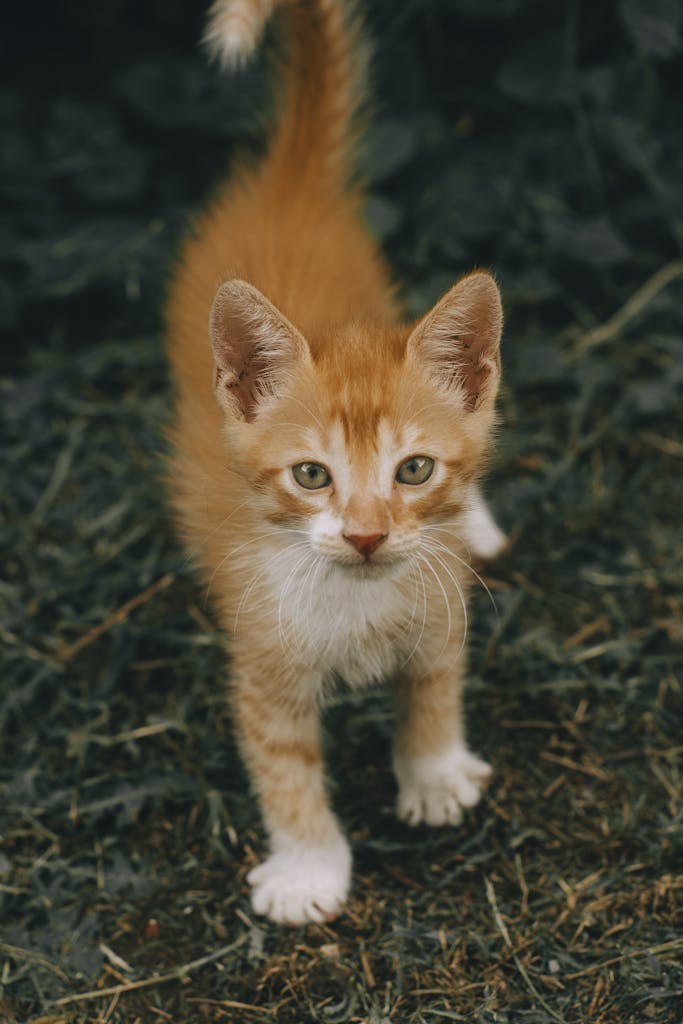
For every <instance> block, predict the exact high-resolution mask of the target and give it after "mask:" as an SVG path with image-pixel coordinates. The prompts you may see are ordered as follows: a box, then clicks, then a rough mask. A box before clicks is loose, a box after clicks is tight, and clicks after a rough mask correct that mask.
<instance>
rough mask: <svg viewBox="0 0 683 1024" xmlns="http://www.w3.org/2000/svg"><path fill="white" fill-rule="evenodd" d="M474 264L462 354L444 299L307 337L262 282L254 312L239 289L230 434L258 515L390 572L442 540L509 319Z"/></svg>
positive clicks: (480, 444)
mask: <svg viewBox="0 0 683 1024" xmlns="http://www.w3.org/2000/svg"><path fill="white" fill-rule="evenodd" d="M476 277H477V278H483V279H484V282H486V283H488V282H490V286H488V284H485V288H487V290H486V291H485V296H484V297H485V299H486V300H488V301H487V302H485V303H484V313H480V316H479V320H480V321H481V322H482V323H483V326H481V325H480V326H481V330H480V332H479V334H478V335H477V338H476V339H475V338H474V337H473V336H472V334H471V331H470V322H471V319H472V316H473V311H472V309H471V308H469V307H468V308H467V310H466V312H467V314H468V317H469V318H468V319H467V321H466V330H467V331H469V332H470V333H468V334H467V335H466V338H465V341H464V349H463V351H464V352H465V353H468V352H471V355H470V356H468V355H465V356H462V353H461V355H460V356H458V359H459V361H458V362H457V363H456V364H454V363H453V352H452V345H451V347H450V348H448V349H446V346H445V333H446V332H445V329H444V322H443V321H444V314H443V310H441V309H440V307H441V305H442V304H443V302H444V301H445V300H442V303H441V304H439V305H438V306H437V307H436V309H435V311H433V312H432V314H430V315H429V316H431V318H432V320H433V321H434V322H433V323H431V325H430V320H429V316H428V317H427V318H425V319H424V320H423V321H421V322H420V324H418V325H417V327H415V328H414V330H413V331H412V332H411V331H410V330H409V329H407V328H375V329H374V330H371V329H363V330H361V329H360V328H358V329H347V330H346V331H344V332H343V333H337V334H336V335H335V334H333V333H332V332H330V333H328V334H327V335H321V336H319V337H316V338H309V339H308V341H304V340H303V338H302V337H301V336H300V335H299V334H298V332H296V330H295V328H293V327H292V325H290V324H289V323H288V322H287V321H285V320H284V318H282V316H281V314H279V313H278V312H277V311H274V308H273V307H271V306H270V305H269V304H268V305H267V306H265V307H263V306H261V305H260V298H262V297H258V293H256V294H255V295H254V294H253V291H252V290H251V289H250V290H249V292H248V293H247V294H246V295H244V294H240V296H239V299H240V301H246V303H247V309H248V315H247V314H246V313H245V314H244V319H243V320H236V318H235V313H234V309H235V302H234V297H233V296H230V299H231V305H230V314H229V316H230V319H228V315H226V314H225V313H224V314H223V320H222V323H221V327H220V333H219V337H220V338H221V339H225V338H226V336H227V337H228V338H229V340H230V345H231V348H230V349H229V350H228V356H229V357H228V358H226V356H225V349H221V348H220V347H219V344H217V343H216V341H214V352H215V353H216V351H217V350H218V353H217V359H216V365H217V381H216V387H217V395H218V398H219V401H221V404H223V406H224V408H225V410H226V430H227V431H228V432H229V434H230V437H231V445H230V448H231V450H232V451H233V452H234V453H238V456H239V463H240V471H241V472H242V473H243V474H244V475H245V476H246V477H247V479H248V480H249V484H250V487H251V489H252V493H253V496H254V504H255V506H257V507H258V509H259V517H260V518H261V521H263V522H264V523H266V522H267V523H268V524H270V526H272V528H273V529H274V530H275V531H276V532H277V531H282V535H283V540H284V539H286V538H287V537H288V538H289V539H290V540H291V542H292V543H297V544H301V545H302V548H301V550H302V553H303V552H306V551H307V550H308V551H311V552H313V553H314V554H315V555H316V556H320V557H321V558H322V559H323V560H324V562H325V563H326V564H328V565H329V566H332V567H334V568H335V569H336V570H338V571H339V572H342V573H346V574H353V575H356V576H358V577H359V578H363V577H373V576H375V577H381V576H382V575H386V574H387V573H395V572H396V571H400V568H401V566H405V565H409V564H410V563H411V560H412V559H413V557H414V556H418V557H419V552H420V550H421V548H424V547H425V546H430V547H431V548H432V549H434V548H438V545H439V543H440V535H439V532H438V531H439V529H440V526H442V525H445V524H448V525H449V527H450V528H451V529H455V531H456V532H457V523H458V518H459V516H460V515H461V514H462V512H463V510H464V508H465V506H466V502H467V496H468V490H469V487H470V485H471V482H472V480H473V478H474V476H475V474H476V473H477V472H478V470H479V469H480V466H481V461H482V458H483V456H484V454H485V451H486V447H487V442H488V438H489V435H490V430H491V426H492V422H493V399H494V397H495V389H496V386H497V365H498V364H497V343H498V333H499V326H500V325H499V320H498V322H496V323H495V325H494V330H493V332H492V331H491V330H490V328H489V324H490V321H491V320H492V319H493V320H495V316H494V314H495V312H496V311H495V309H494V310H493V312H492V311H491V308H490V306H491V303H493V305H495V300H496V298H497V290H495V285H493V283H492V281H491V279H490V278H488V277H485V276H484V275H476ZM466 280H467V279H466ZM224 287H228V286H224ZM243 287H244V288H248V286H243ZM457 287H461V286H457ZM492 289H493V290H492ZM447 298H448V297H447ZM264 301H265V300H264ZM462 306H463V302H462V301H461V303H460V304H459V306H458V310H459V311H460V312H459V315H460V320H459V321H458V324H459V325H460V330H461V333H464V332H465V328H463V327H462ZM240 309H242V306H240ZM498 309H499V307H498ZM487 318H488V319H487ZM449 323H450V326H451V334H452V333H453V325H452V323H451V322H450V321H449ZM487 330H488V336H490V337H493V342H494V344H495V351H494V352H493V353H491V352H490V351H489V347H490V346H489V345H487V344H485V342H486V339H487ZM259 331H260V332H261V333H260V334H259ZM254 334H256V337H257V341H256V343H254V342H253V338H254ZM482 337H483V339H484V343H482V341H481V338H482ZM250 339H251V344H250ZM268 343H270V344H271V349H270V352H267V351H266V349H265V345H266V344H268ZM444 350H445V351H446V356H445V357H444V354H443V353H444ZM449 360H450V362H449Z"/></svg>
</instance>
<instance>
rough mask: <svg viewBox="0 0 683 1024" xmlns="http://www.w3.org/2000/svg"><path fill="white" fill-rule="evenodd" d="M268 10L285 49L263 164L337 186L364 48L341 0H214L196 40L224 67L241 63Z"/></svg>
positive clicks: (353, 127)
mask: <svg viewBox="0 0 683 1024" xmlns="http://www.w3.org/2000/svg"><path fill="white" fill-rule="evenodd" d="M276 8H282V13H283V14H284V15H285V21H286V32H287V46H286V51H285V57H284V60H283V62H282V65H283V66H282V69H281V71H280V74H281V76H282V83H283V89H282V91H283V93H284V100H283V103H282V104H281V105H279V109H278V122H277V126H276V129H275V135H274V137H273V139H272V142H271V144H270V147H269V151H268V157H267V160H266V166H267V168H268V169H270V170H272V171H273V172H274V173H276V174H282V175H285V176H288V175H292V176H294V177H295V178H301V177H304V176H305V177H306V178H310V179H311V183H313V180H316V179H317V180H319V181H320V180H322V181H323V182H324V183H325V184H326V185H331V184H339V185H343V184H345V183H346V182H347V181H348V179H349V177H350V175H351V171H352V165H351V154H352V150H353V142H354V140H355V138H356V135H357V123H356V114H357V111H358V107H359V105H360V104H361V102H362V100H363V92H364V82H365V70H366V66H367V47H366V46H365V45H364V43H363V41H362V40H361V39H360V38H359V36H360V33H359V27H358V19H357V18H356V17H355V16H354V15H353V14H352V13H351V12H350V11H349V8H348V5H347V4H346V3H344V2H343V0H214V3H213V4H212V6H211V8H210V10H209V14H208V23H207V27H206V32H205V34H204V41H205V43H206V45H207V47H208V49H209V51H210V53H211V54H212V55H213V56H214V57H216V58H217V59H218V60H219V61H220V63H221V64H222V65H223V66H224V67H226V68H235V67H239V66H240V65H242V64H244V63H246V62H247V61H248V60H249V58H250V57H251V56H252V54H253V53H254V51H255V49H256V47H257V46H258V43H259V40H260V38H261V36H262V34H263V30H264V27H265V25H266V22H267V21H268V19H269V18H270V16H271V14H272V13H273V11H274V10H275V9H276Z"/></svg>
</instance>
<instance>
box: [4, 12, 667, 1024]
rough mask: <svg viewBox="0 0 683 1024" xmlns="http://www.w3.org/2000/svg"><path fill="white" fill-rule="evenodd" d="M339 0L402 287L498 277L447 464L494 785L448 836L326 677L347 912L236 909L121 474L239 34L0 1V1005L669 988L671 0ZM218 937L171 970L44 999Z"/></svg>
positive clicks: (170, 626)
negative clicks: (504, 544)
mask: <svg viewBox="0 0 683 1024" xmlns="http://www.w3.org/2000/svg"><path fill="white" fill-rule="evenodd" d="M363 9H364V10H365V9H367V22H368V30H369V34H370V36H371V38H372V39H373V40H374V42H375V51H376V57H375V61H374V64H373V70H372V82H373V99H372V105H371V109H372V110H373V112H374V120H373V123H372V127H371V129H370V131H369V132H368V135H367V138H366V140H365V143H364V145H363V147H362V150H361V152H360V154H359V165H360V171H361V174H362V175H363V176H364V178H365V179H366V180H367V182H368V189H369V197H368V203H367V208H366V215H367V220H368V224H369V226H370V229H371V230H372V231H373V232H374V233H375V234H376V236H377V237H378V238H380V239H381V241H382V244H383V245H384V247H385V250H386V252H387V254H388V257H389V260H390V262H391V264H392V266H393V267H394V268H395V271H396V276H397V279H398V280H400V281H401V282H402V284H403V295H404V299H405V303H406V307H407V310H408V311H409V312H410V313H411V314H414V315H417V314H419V313H420V312H422V311H423V310H424V309H426V308H427V307H428V306H429V304H430V303H431V302H433V301H434V300H435V298H436V297H437V296H438V295H439V294H440V293H441V292H442V291H443V290H444V289H445V288H446V287H447V286H448V285H449V284H450V283H451V282H452V281H453V279H454V278H456V277H457V276H458V275H460V274H462V273H463V272H465V271H467V270H468V269H471V268H472V267H473V266H484V267H488V268H490V269H492V270H493V271H494V273H495V274H496V275H497V277H498V279H499V281H500V284H501V287H502V291H503V296H504V302H505V307H506V314H507V327H506V335H505V340H504V369H505V379H506V387H505V390H504V393H503V395H502V398H501V403H500V409H501V428H500V445H499V452H498V455H497V458H496V461H495V463H494V465H493V467H492V472H491V476H490V480H489V484H488V493H489V494H490V496H491V501H492V504H493V506H494V508H495V510H496V514H497V516H498V518H499V520H500V521H501V523H502V525H503V526H504V527H505V529H506V530H508V531H509V532H510V533H511V536H512V539H513V546H512V549H511V552H510V553H509V555H508V556H506V558H505V560H504V561H503V562H502V563H501V564H500V565H497V566H495V567H491V568H490V570H488V571H487V573H486V582H487V584H488V586H489V588H490V590H491V593H492V595H493V598H494V602H495V608H494V607H493V606H492V604H491V602H490V601H489V599H488V597H487V596H486V594H484V592H483V591H481V593H479V594H478V595H476V596H475V597H474V606H473V612H474V615H473V618H474V624H473V626H472V629H471V637H470V639H471V679H472V685H471V689H470V698H469V719H470V722H471V726H470V732H471V735H472V738H473V745H474V746H475V748H476V749H478V750H480V751H481V752H482V753H483V754H485V755H486V756H487V758H488V759H490V760H492V761H493V763H494V767H495V770H496V781H495V783H494V785H493V787H492V789H491V791H490V793H489V797H488V798H487V801H486V803H485V804H484V805H482V806H481V807H480V808H477V810H476V811H475V812H474V813H473V814H472V815H471V816H470V817H469V818H468V820H467V822H466V823H465V825H464V826H463V828H462V829H460V830H458V831H457V832H455V833H448V832H440V833H433V832H432V833H428V832H426V831H425V833H424V834H423V833H419V834H418V835H416V834H415V833H412V832H410V831H409V830H407V829H404V828H402V827H400V826H398V825H397V824H395V823H394V822H393V819H392V817H391V806H392V802H393V799H394V790H393V782H392V779H391V774H390V770H389V743H390V734H391V707H390V702H389V699H388V697H387V696H386V695H369V696H366V697H364V698H363V699H362V700H361V699H358V698H354V697H351V696H348V695H346V696H343V697H342V698H341V699H340V702H339V703H338V704H337V706H336V707H335V708H334V709H333V710H332V711H331V712H330V721H331V725H332V727H333V728H332V729H331V739H330V761H331V763H332V764H333V765H334V768H333V770H331V776H332V779H333V780H334V794H335V803H336V805H337V806H338V809H339V812H340V815H341V817H342V819H343V821H344V823H345V824H346V826H347V828H349V830H350V832H351V836H352V839H353V842H354V848H355V851H356V857H357V863H358V871H357V878H356V888H355V889H354V896H353V900H352V904H351V908H350V912H349V915H348V916H347V917H345V918H344V919H342V920H341V921H340V922H338V923H337V924H336V925H334V926H332V925H330V926H326V927H325V928H322V929H317V930H316V929H313V928H311V929H308V930H302V932H301V933H288V932H282V931H278V930H277V929H273V928H271V927H270V926H267V925H262V924H260V923H258V922H255V921H253V920H252V919H251V917H250V909H249V903H248V894H247V886H246V883H245V881H244V876H245V874H246V871H247V870H248V868H249V867H250V866H251V865H252V864H253V863H254V862H255V860H256V859H257V857H258V856H259V855H260V852H261V851H262V849H263V836H262V834H261V833H260V831H259V825H258V819H257V815H256V814H255V812H254V807H253V802H252V801H251V799H250V798H249V797H248V796H246V795H245V794H246V780H245V777H244V775H243V774H242V769H241V767H240V765H239V761H238V759H237V756H236V754H235V750H234V747H233V743H232V739H231V733H230V720H229V714H228V712H227V709H226V707H225V701H224V691H223V684H222V677H223V674H224V671H225V670H224V658H223V654H222V641H221V638H220V636H219V635H218V634H217V633H216V631H215V630H214V629H213V627H212V625H211V610H210V595H207V594H206V593H205V591H204V589H202V588H201V587H199V586H198V584H197V583H196V582H195V580H194V577H193V575H192V571H191V567H190V566H189V564H188V561H187V559H186V557H185V556H184V554H183V553H182V552H181V551H180V549H179V547H178V545H177V543H176V541H175V539H174V536H173V529H172V525H171V523H170V520H169V516H168V514H167V512H166V511H165V508H164V504H163V489H162V487H161V484H160V479H161V472H160V466H161V459H162V456H163V452H164V448H165V441H164V427H165V424H166V422H167V419H168V415H169V408H170V401H171V391H170V385H169V380H168V374H167V370H166V365H165V362H164V356H163V341H162V315H161V312H162V307H163V296H164V288H165V281H166V279H167V274H168V271H169V268H170V267H171V266H172V262H173V258H174V252H175V251H176V247H177V245H178V241H179V239H180V238H181V236H182V232H183V230H184V229H185V227H186V225H187V224H188V222H189V219H190V218H191V216H192V214H193V212H195V211H197V210H198V209H200V208H201V204H202V202H203V201H204V199H205V197H206V196H207V195H208V194H209V193H210V190H211V189H212V187H213V186H214V185H215V184H216V183H217V182H218V181H219V180H221V178H222V177H223V176H224V174H225V173H226V171H227V170H228V168H229V166H230V161H231V158H232V156H233V155H234V154H235V153H236V152H238V151H239V152H241V151H243V150H244V149H245V148H246V149H247V150H250V151H253V152H254V153H258V152H259V149H260V148H261V147H262V145H263V140H264V138H265V134H264V127H263V125H264V123H267V117H266V116H264V112H266V111H267V110H268V107H269V103H270V97H271V93H270V90H269V83H268V75H267V61H265V60H264V59H262V58H261V59H259V60H258V61H257V62H256V64H255V66H254V67H251V68H249V69H247V70H245V71H243V72H241V73H240V74H239V75H237V76H235V77H232V78H227V77H224V76H221V75H220V74H219V72H218V71H217V70H216V69H215V68H212V67H209V66H208V64H207V61H206V60H205V57H204V55H203V53H202V52H201V49H200V47H199V45H198V40H199V38H200V36H201V32H202V26H203V19H204V9H203V5H201V4H195V3H191V2H190V0H185V2H182V3H181V2H179V0H167V2H165V3H164V4H139V3H133V2H132V0H103V2H101V3H97V4H94V3H84V2H77V0H70V2H65V3H63V4H41V5H39V6H38V7H35V6H32V5H27V4H24V5H21V6H15V7H14V8H13V10H12V17H11V22H10V21H9V20H8V21H7V22H6V24H5V27H4V30H3V33H2V39H1V40H0V55H1V59H2V67H3V72H4V74H3V80H2V85H1V86H0V114H1V117H2V141H1V145H0V168H1V175H0V196H1V197H2V201H3V207H4V212H3V218H2V222H1V224H0V326H1V328H2V342H1V347H0V425H1V426H0V429H1V435H0V444H1V458H0V641H1V642H2V652H1V655H0V656H1V658H2V664H1V665H0V730H2V739H1V741H0V783H1V784H2V787H3V788H2V798H1V799H0V922H1V923H0V961H2V962H3V963H4V965H5V966H4V968H2V980H1V981H0V993H2V994H1V995H0V1017H1V1018H2V1019H3V1020H6V1021H8V1022H14V1021H19V1020H29V1019H36V1020H37V1019H40V1020H43V1021H47V1020H50V1021H55V1022H56V1021H57V1020H59V1021H62V1020H72V1019H74V1020H76V1019H78V1020H82V1021H90V1020H92V1021H95V1020H103V1019H107V1020H112V1021H119V1020H120V1021H124V1020H133V1019H135V1017H136V1015H138V1018H139V1019H141V1020H144V1021H145V1024H147V1022H148V1021H151V1020H153V1019H154V1020H156V1019H173V1020H175V1021H176V1022H182V1021H194V1020H202V1021H203V1020H219V1019H220V1020H226V1019H234V1020H243V1019H252V1018H253V1019H259V1018H258V1013H260V1014H261V1018H262V1019H273V1015H275V1018H276V1019H277V1020H278V1021H282V1022H285V1024H287V1022H288V1021H292V1022H296V1024H300V1022H301V1021H302V1020H309V1019H310V1020H327V1021H332V1020H337V1021H345V1020H368V1021H370V1020H372V1021H378V1022H379V1021H382V1020H387V1019H388V1020H393V1021H394V1022H397V1021H401V1022H405V1021H409V1022H412V1021H419V1020H423V1019H424V1020H434V1019H436V1018H437V1017H449V1015H450V1017H449V1019H454V1020H464V1019H467V1020H476V1021H486V1022H488V1021H493V1020H494V1019H495V1020H496V1021H507V1020H510V1021H512V1020H515V1021H517V1020H523V1021H530V1022H531V1021H545V1020H553V1019H554V1020H557V1019H564V1020H566V1021H585V1020H604V1021H617V1020H618V1021H634V1022H635V1021H638V1024H641V1022H642V1020H644V1019H647V1020H653V1021H671V1022H674V1021H676V1022H678V1021H680V1019H681V1013H683V1009H682V1008H681V992H682V991H683V976H682V975H681V968H680V960H679V957H680V934H681V923H682V922H681V915H680V908H679V897H680V890H681V887H682V886H683V880H682V879H681V833H682V831H683V830H682V829H681V824H682V823H681V799H680V797H681V786H680V762H681V752H682V747H681V743H682V731H681V721H682V714H683V706H682V701H681V683H680V670H681V646H682V640H683V629H682V626H681V621H682V616H681V601H682V597H681V594H682V592H683V586H682V583H683V571H682V570H683V534H682V532H681V514H680V509H681V507H682V506H683V484H682V481H683V473H682V472H681V458H682V457H683V431H682V430H681V421H682V414H681V413H682V402H681V397H682V390H683V340H682V337H683V334H682V328H683V312H682V310H681V297H682V294H683V291H682V285H681V282H682V274H683V265H682V264H681V262H680V261H681V246H682V243H683V194H682V190H681V181H682V180H683V132H682V130H681V124H682V121H681V111H682V110H683V66H682V53H681V46H682V40H683V5H682V4H681V3H680V2H679V0H596V2H588V0H565V2H559V3H553V4H548V3H544V2H541V0H421V2H404V3H402V4H395V3H391V2H389V0H372V2H371V3H368V4H367V5H363ZM615 314H617V316H616V319H614V315H615ZM485 879H488V880H489V882H491V880H492V884H493V886H494V888H493V891H494V893H496V894H497V900H498V905H499V907H500V910H501V911H502V913H503V916H504V920H505V921H506V922H507V927H508V929H509V931H510V934H511V935H512V939H511V944H510V945H508V944H507V943H506V942H505V940H504V937H503V936H502V933H501V931H500V929H499V928H498V927H497V925H496V918H495V915H494V914H493V911H492V905H491V900H490V898H489V896H490V891H491V890H488V889H487V888H486V885H485ZM451 894H452V896H451ZM240 936H242V937H243V939H240ZM238 939H239V940H240V941H241V942H242V944H241V945H240V946H239V948H238V950H237V951H236V952H235V953H231V954H229V955H227V954H226V956H225V957H224V958H223V960H221V961H220V964H221V970H220V971H219V970H218V969H217V968H216V967H215V965H214V966H212V967H211V968H210V969H206V970H204V971H203V972H202V971H200V972H199V973H198V977H197V981H196V983H194V982H193V985H192V986H187V987H183V986H179V985H178V984H176V983H171V984H169V985H168V986H166V987H164V986H160V987H159V988H158V990H157V989H155V988H152V987H150V988H149V989H143V990H142V992H141V993H132V994H127V993H124V994H123V995H121V1003H120V1005H118V1002H117V1000H118V997H115V1001H116V1004H112V1003H106V1004H105V1003H104V1002H102V1001H98V1000H96V999H95V1000H92V999H91V1000H87V999H86V1000H84V1001H83V1002H76V1003H72V1004H71V1003H70V1004H64V1005H63V1006H60V1005H56V1004H55V1003H54V1002H53V1001H54V1000H56V999H59V998H65V997H68V996H69V995H73V994H74V993H76V992H78V991H79V990H84V989H87V988H90V987H92V986H93V985H95V983H97V984H99V985H100V986H107V985H113V984H121V983H125V982H126V981H127V980H129V979H138V978H141V977H145V976H149V975H150V974H151V972H152V971H157V970H164V969H166V968H168V967H173V966H175V965H178V964H181V963H187V962H190V961H192V960H193V959H194V958H197V957H201V956H202V955H204V954H205V953H207V951H211V950H212V949H214V950H215V949H216V948H219V947H220V946H221V944H225V943H227V942H232V941H233V940H236V941H237V940H238ZM297 943H298V944H299V945H297ZM103 946H104V947H105V949H104V950H103ZM295 947H296V948H297V949H299V953H298V954H297V955H298V960H297V959H296V955H295V954H294V953H293V952H292V950H293V948H295ZM107 949H108V950H110V951H111V950H112V949H114V950H115V951H116V954H117V955H120V956H121V957H123V958H124V959H125V961H126V965H127V966H126V967H122V966H121V964H120V963H117V961H116V960H115V959H112V957H111V956H110V955H109V953H107V952H106V950H107ZM359 949H360V950H361V951H363V950H366V951H367V956H366V958H365V959H363V958H360V959H359V952H358V951H359ZM513 951H514V955H513ZM368 957H369V958H370V959H368ZM293 958H294V959H293ZM520 964H522V966H523V968H524V972H522V970H520V967H519V965H520ZM605 964H607V966H604V965H605ZM117 972H118V973H117ZM117 979H118V980H117ZM121 979H123V982H122V981H121ZM530 985H531V988H530ZM112 998H114V997H112ZM193 1000H194V1001H193ZM231 1000H232V1002H233V1003H236V1004H237V1005H235V1006H231V1005H230V1002H231ZM240 1004H241V1005H242V1009H240ZM245 1005H246V1006H247V1007H251V1009H248V1010H245V1009H244V1006H245ZM107 1006H108V1007H109V1009H107V1010H106V1013H107V1014H108V1015H107V1016H105V1017H103V1016H101V1014H104V1013H105V1009H106V1007H107ZM259 1008H260V1009H259ZM247 1012H248V1013H251V1014H252V1017H248V1016H247V1017H245V1016H244V1015H245V1013H247ZM72 1014H73V1016H72ZM164 1014H165V1016H164ZM458 1014H460V1016H458ZM65 1015H66V1016H65ZM373 1015H374V1016H373ZM430 1015H431V1016H430ZM558 1015H559V1016H558Z"/></svg>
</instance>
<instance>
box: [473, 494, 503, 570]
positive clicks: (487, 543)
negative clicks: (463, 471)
mask: <svg viewBox="0 0 683 1024" xmlns="http://www.w3.org/2000/svg"><path fill="white" fill-rule="evenodd" d="M462 536H463V540H464V541H465V543H466V544H467V546H468V548H469V550H470V552H471V553H472V555H473V556H474V557H475V558H480V559H481V560H482V561H484V562H490V561H493V559H494V558H498V556H499V555H501V554H502V553H503V551H505V549H506V547H507V545H508V539H507V537H506V536H505V534H504V533H503V531H502V530H501V528H500V527H499V526H498V524H497V523H496V521H495V519H494V518H493V516H492V515H491V510H490V509H489V507H488V505H487V504H486V502H485V501H484V496H483V495H482V493H481V491H480V490H479V488H478V487H477V486H476V484H474V485H473V486H472V487H471V488H470V494H469V501H468V505H467V509H466V511H465V518H464V525H463V530H462Z"/></svg>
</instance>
